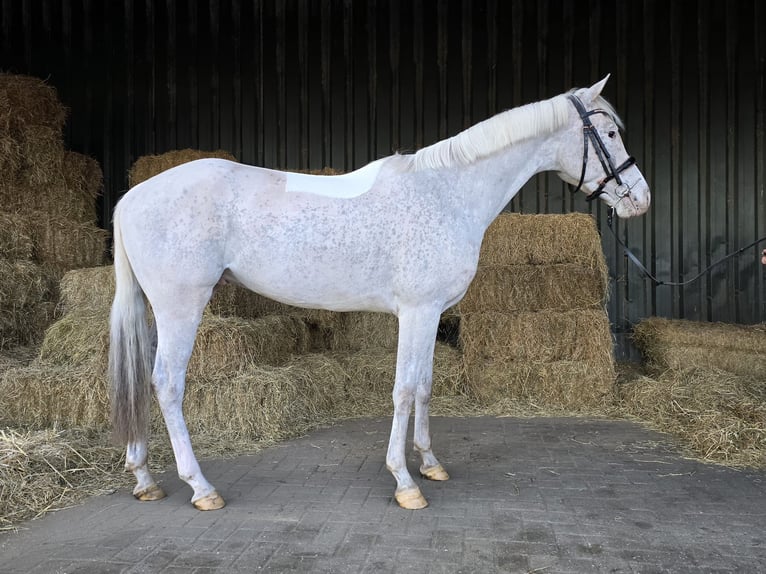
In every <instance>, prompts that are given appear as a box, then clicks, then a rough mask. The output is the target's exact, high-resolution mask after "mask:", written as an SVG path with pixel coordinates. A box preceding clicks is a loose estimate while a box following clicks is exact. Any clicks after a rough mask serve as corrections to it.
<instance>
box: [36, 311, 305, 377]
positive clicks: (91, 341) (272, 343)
mask: <svg viewBox="0 0 766 574" xmlns="http://www.w3.org/2000/svg"><path fill="white" fill-rule="evenodd" d="M309 345H310V337H309V332H308V327H307V326H306V324H305V323H304V322H303V321H301V320H300V319H299V318H297V317H291V316H286V315H272V316H268V317H261V318H259V319H254V320H247V319H239V318H236V317H216V316H213V315H205V316H203V318H202V322H201V324H200V326H199V329H198V330H197V338H196V340H195V343H194V351H193V352H192V356H191V359H190V360H189V366H188V369H187V372H188V374H189V376H200V377H206V376H207V377H210V376H215V375H218V374H221V373H226V374H228V375H232V374H234V373H236V372H238V371H241V370H243V369H246V368H248V367H249V366H250V365H252V364H254V363H258V364H263V365H282V364H284V363H286V362H287V361H289V360H290V359H291V358H292V356H293V355H295V354H301V353H305V352H306V351H308V349H309ZM108 346H109V311H108V309H98V310H94V311H87V310H85V311H78V312H73V313H68V314H66V315H65V316H64V317H62V318H61V319H59V320H58V321H56V322H55V323H54V324H53V325H51V326H50V327H49V328H48V330H47V332H46V334H45V340H44V341H43V344H42V347H41V349H40V358H41V360H42V361H44V362H47V363H50V364H52V365H61V366H91V365H93V366H95V367H97V368H98V369H99V370H100V371H101V372H105V369H106V365H107V363H108Z"/></svg>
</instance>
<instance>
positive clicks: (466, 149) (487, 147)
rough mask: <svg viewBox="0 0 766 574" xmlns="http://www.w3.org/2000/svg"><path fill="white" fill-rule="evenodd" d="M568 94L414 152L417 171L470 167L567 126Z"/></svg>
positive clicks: (508, 113) (510, 112) (502, 115)
mask: <svg viewBox="0 0 766 574" xmlns="http://www.w3.org/2000/svg"><path fill="white" fill-rule="evenodd" d="M571 106H572V104H571V103H569V101H568V100H567V98H566V95H559V96H556V97H553V98H551V99H549V100H543V101H540V102H535V103H532V104H526V105H523V106H520V107H518V108H513V109H511V110H507V111H505V112H501V113H499V114H497V115H495V116H493V117H491V118H489V119H486V120H484V121H482V122H479V123H478V124H476V125H474V126H471V127H470V128H468V129H466V130H464V131H462V132H460V133H459V134H457V135H455V136H452V137H451V138H448V139H446V140H442V141H440V142H436V143H435V144H432V145H430V146H428V147H425V148H423V149H421V150H419V151H417V152H415V155H414V158H413V162H414V168H415V170H420V169H429V168H430V169H435V168H440V167H450V166H452V165H468V164H470V163H473V162H474V161H476V160H478V159H481V158H483V157H487V156H488V155H491V154H493V153H495V152H496V151H499V150H501V149H503V148H506V147H508V146H510V145H512V144H514V143H517V142H520V141H522V140H525V139H528V138H530V137H534V136H537V135H540V134H544V133H550V132H552V131H554V130H556V129H558V128H559V127H561V126H562V125H564V123H566V121H567V119H568V117H569V114H570V113H571V111H572V110H571Z"/></svg>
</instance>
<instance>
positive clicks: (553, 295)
mask: <svg viewBox="0 0 766 574" xmlns="http://www.w3.org/2000/svg"><path fill="white" fill-rule="evenodd" d="M605 279H606V277H605V276H604V275H603V274H601V273H600V271H598V270H596V269H592V268H588V267H583V266H582V265H578V264H574V263H558V264H551V265H508V266H504V267H480V268H479V269H478V271H477V273H476V277H475V278H474V280H473V282H472V283H471V286H470V287H469V288H468V292H467V293H466V295H465V297H464V298H463V300H462V301H460V303H459V304H458V308H459V311H460V313H472V312H477V311H505V312H508V311H541V310H545V309H547V310H557V311H567V310H572V309H598V308H603V306H604V304H605V303H606V296H607V292H608V283H606V282H605Z"/></svg>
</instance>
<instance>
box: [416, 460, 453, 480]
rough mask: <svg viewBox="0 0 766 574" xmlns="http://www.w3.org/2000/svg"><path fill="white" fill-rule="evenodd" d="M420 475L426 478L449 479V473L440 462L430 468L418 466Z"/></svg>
mask: <svg viewBox="0 0 766 574" xmlns="http://www.w3.org/2000/svg"><path fill="white" fill-rule="evenodd" d="M420 476H422V477H423V478H427V479H428V480H449V474H447V471H446V470H444V467H443V466H442V465H440V464H437V465H436V466H432V467H430V468H423V467H422V466H421V467H420Z"/></svg>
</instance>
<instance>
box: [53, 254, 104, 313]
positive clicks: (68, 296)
mask: <svg viewBox="0 0 766 574" xmlns="http://www.w3.org/2000/svg"><path fill="white" fill-rule="evenodd" d="M59 291H60V299H59V303H58V308H57V314H58V315H59V316H61V315H65V314H66V313H72V312H75V313H76V312H82V311H106V312H108V310H109V309H110V308H111V306H112V301H113V300H114V266H113V265H103V266H101V267H86V268H83V269H72V270H71V271H67V272H66V273H65V274H64V276H63V277H62V278H61V283H60V284H59Z"/></svg>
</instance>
